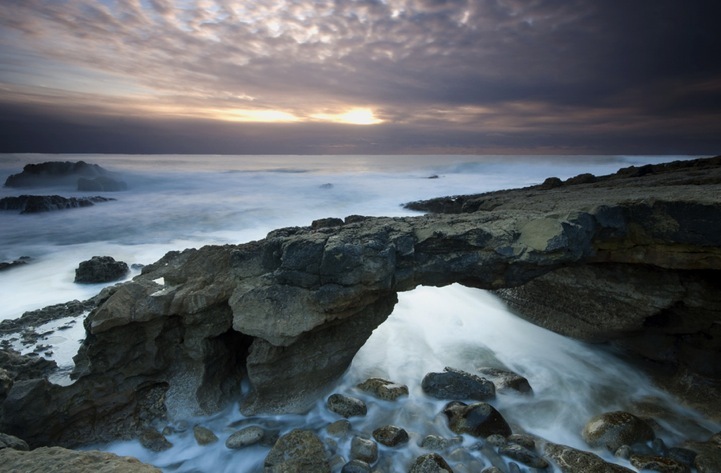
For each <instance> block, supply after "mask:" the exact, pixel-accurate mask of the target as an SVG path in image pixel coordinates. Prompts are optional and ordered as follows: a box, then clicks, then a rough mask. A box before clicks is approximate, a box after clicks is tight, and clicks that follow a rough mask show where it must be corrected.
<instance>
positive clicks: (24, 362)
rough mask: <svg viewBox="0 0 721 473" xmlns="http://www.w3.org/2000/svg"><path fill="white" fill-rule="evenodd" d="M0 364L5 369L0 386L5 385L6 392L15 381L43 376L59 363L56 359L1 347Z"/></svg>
mask: <svg viewBox="0 0 721 473" xmlns="http://www.w3.org/2000/svg"><path fill="white" fill-rule="evenodd" d="M0 366H2V370H3V371H2V374H1V375H0V379H1V380H2V381H0V386H4V387H5V388H6V392H9V391H10V389H11V387H12V384H13V383H14V382H17V381H27V380H31V379H38V378H42V377H44V376H47V375H49V374H50V373H52V372H53V371H55V369H57V366H58V365H57V364H56V363H55V362H54V361H50V360H45V359H43V358H39V357H37V356H28V355H21V354H20V353H19V352H17V351H15V350H13V349H11V348H3V349H0ZM0 390H2V387H0Z"/></svg>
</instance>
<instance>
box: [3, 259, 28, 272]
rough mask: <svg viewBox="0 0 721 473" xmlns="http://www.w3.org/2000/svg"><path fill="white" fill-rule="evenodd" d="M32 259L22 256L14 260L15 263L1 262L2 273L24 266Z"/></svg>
mask: <svg viewBox="0 0 721 473" xmlns="http://www.w3.org/2000/svg"><path fill="white" fill-rule="evenodd" d="M30 260H31V258H30V257H29V256H21V257H20V258H18V259H16V260H14V261H1V262H0V271H5V270H8V269H11V268H16V267H18V266H24V265H26V264H28V263H29V262H30Z"/></svg>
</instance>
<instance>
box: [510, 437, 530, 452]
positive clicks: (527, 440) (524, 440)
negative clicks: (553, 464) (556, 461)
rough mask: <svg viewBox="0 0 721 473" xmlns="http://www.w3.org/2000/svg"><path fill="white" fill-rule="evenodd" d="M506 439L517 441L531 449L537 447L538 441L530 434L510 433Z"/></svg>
mask: <svg viewBox="0 0 721 473" xmlns="http://www.w3.org/2000/svg"><path fill="white" fill-rule="evenodd" d="M506 440H507V441H508V443H515V444H516V445H520V446H522V447H525V448H527V449H529V450H535V449H536V441H535V440H534V438H533V437H531V436H530V435H524V434H513V435H509V436H508V438H507V439H506Z"/></svg>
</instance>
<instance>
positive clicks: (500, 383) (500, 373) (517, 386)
mask: <svg viewBox="0 0 721 473" xmlns="http://www.w3.org/2000/svg"><path fill="white" fill-rule="evenodd" d="M478 372H479V373H481V374H482V375H483V376H484V377H486V378H487V379H488V380H489V381H491V382H492V383H493V385H494V386H495V387H496V392H508V391H515V392H519V393H522V394H531V393H533V389H532V388H531V385H530V384H529V382H528V380H527V379H526V378H524V377H523V376H521V375H520V374H518V373H514V372H513V371H508V370H502V369H500V368H489V367H483V368H479V369H478Z"/></svg>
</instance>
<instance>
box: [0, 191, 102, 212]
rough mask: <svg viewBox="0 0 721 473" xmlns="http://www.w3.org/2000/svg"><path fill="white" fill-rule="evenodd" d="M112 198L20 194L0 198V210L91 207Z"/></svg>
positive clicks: (49, 209)
mask: <svg viewBox="0 0 721 473" xmlns="http://www.w3.org/2000/svg"><path fill="white" fill-rule="evenodd" d="M111 200H114V199H109V198H107V197H100V196H95V197H61V196H59V195H21V196H19V197H4V198H2V199H0V210H19V211H20V213H21V214H33V213H40V212H50V211H52V210H64V209H77V208H81V207H91V206H93V205H95V204H96V203H99V202H109V201H111Z"/></svg>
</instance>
